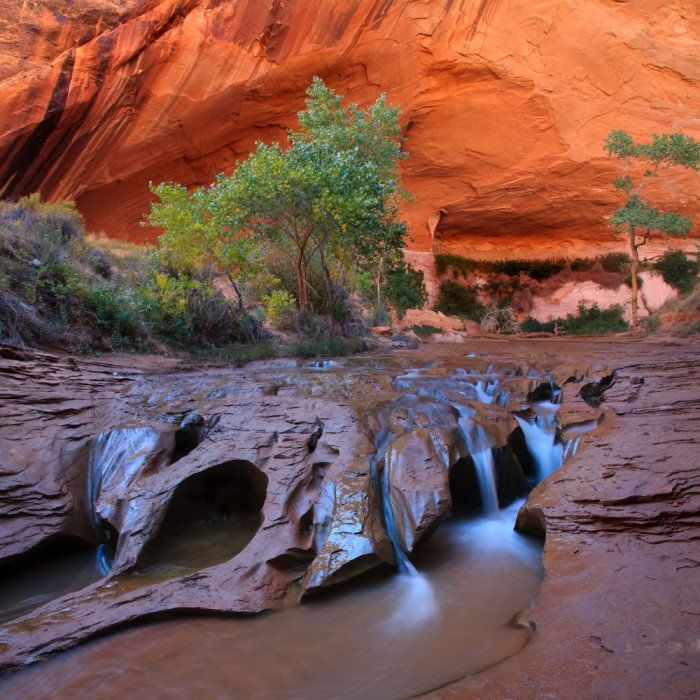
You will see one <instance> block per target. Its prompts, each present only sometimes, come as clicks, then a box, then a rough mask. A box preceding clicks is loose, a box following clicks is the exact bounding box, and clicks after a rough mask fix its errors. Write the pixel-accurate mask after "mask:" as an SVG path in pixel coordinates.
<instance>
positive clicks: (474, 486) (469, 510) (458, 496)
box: [449, 457, 482, 515]
mask: <svg viewBox="0 0 700 700" xmlns="http://www.w3.org/2000/svg"><path fill="white" fill-rule="evenodd" d="M449 481H450V495H451V496H452V513H453V514H454V515H475V514H477V513H478V512H479V511H480V510H481V508H482V503H481V495H480V493H479V479H478V477H477V475H476V467H475V466H474V461H473V460H472V458H471V457H461V458H460V459H458V460H457V461H456V462H455V463H454V464H453V465H452V466H451V467H450V473H449Z"/></svg>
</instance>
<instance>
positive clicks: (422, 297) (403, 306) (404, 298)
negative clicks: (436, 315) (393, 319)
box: [382, 263, 428, 318]
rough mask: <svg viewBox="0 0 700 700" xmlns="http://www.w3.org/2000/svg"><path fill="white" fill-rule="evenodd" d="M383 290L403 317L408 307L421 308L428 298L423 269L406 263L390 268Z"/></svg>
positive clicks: (400, 316)
mask: <svg viewBox="0 0 700 700" xmlns="http://www.w3.org/2000/svg"><path fill="white" fill-rule="evenodd" d="M382 291H383V292H384V296H386V298H387V299H388V300H389V302H390V303H391V305H392V306H393V307H394V309H395V311H396V313H397V314H398V317H399V318H403V315H404V314H405V313H406V311H407V310H408V309H416V308H419V307H421V306H423V304H425V302H426V301H427V300H428V292H427V290H426V288H425V281H424V275H423V271H422V270H415V269H414V268H412V267H411V266H410V265H407V264H406V263H402V264H401V265H398V266H396V267H395V268H394V269H393V270H389V272H388V273H387V276H386V282H385V283H384V286H383V288H382Z"/></svg>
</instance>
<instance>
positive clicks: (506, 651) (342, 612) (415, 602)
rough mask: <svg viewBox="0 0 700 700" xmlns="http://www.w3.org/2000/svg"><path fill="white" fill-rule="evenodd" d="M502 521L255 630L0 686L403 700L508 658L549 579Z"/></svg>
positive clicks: (152, 639)
mask: <svg viewBox="0 0 700 700" xmlns="http://www.w3.org/2000/svg"><path fill="white" fill-rule="evenodd" d="M518 505H519V504H514V505H513V506H511V507H510V508H508V509H505V510H503V511H501V512H500V515H499V516H498V517H495V518H494V517H491V518H482V517H478V518H471V519H451V520H449V521H448V522H446V523H445V524H443V525H442V526H441V527H440V528H439V529H438V530H437V532H436V533H435V534H434V535H433V537H432V538H431V539H430V540H429V542H428V543H427V545H426V546H424V547H422V548H421V549H419V551H417V552H416V554H415V555H414V556H413V557H412V561H413V564H414V565H415V566H416V568H417V569H418V571H419V572H420V573H419V576H417V577H416V576H408V575H399V574H393V573H391V574H384V575H377V576H374V577H368V578H367V579H366V580H364V581H362V582H356V583H355V584H354V585H353V587H352V588H346V589H344V590H340V591H337V592H335V593H333V594H331V595H327V596H325V597H323V598H320V599H317V600H314V601H311V602H307V603H304V604H302V605H298V606H294V607H290V608H287V609H284V610H279V611H276V612H271V613H267V614H264V615H261V616H257V617H251V618H229V619H221V618H214V617H205V618H197V619H186V620H174V621H170V622H160V623H152V624H148V625H145V626H141V627H139V628H136V629H133V630H129V631H124V632H120V633H117V634H114V635H111V636H109V637H107V638H104V639H101V640H98V641H94V642H91V643H88V644H86V645H84V646H83V647H80V648H78V649H76V650H73V651H71V652H68V653H66V654H63V655H62V656H60V657H55V658H51V659H49V660H48V661H46V662H43V663H42V664H40V665H38V666H35V667H30V668H29V669H28V670H26V671H24V672H22V673H19V674H16V675H14V676H10V677H8V678H7V679H6V680H5V681H4V682H0V695H2V696H3V697H5V698H28V697H31V698H74V697H91V698H152V697H179V698H214V697H220V698H228V697H236V698H261V699H263V698H265V699H267V698H280V699H282V698H319V699H320V698H324V699H325V698H400V697H408V696H411V695H414V694H416V693H420V692H423V691H427V690H430V689H433V688H436V687H439V686H440V685H442V684H445V683H447V682H449V681H451V680H455V679H457V678H461V677H463V676H465V675H467V674H470V673H474V672H476V671H479V670H480V669H483V668H485V667H487V666H490V665H493V664H495V663H497V662H498V661H500V660H502V659H504V658H506V657H508V656H511V655H512V654H514V653H516V652H517V651H519V650H520V649H521V648H522V647H523V646H524V645H525V644H526V643H527V641H528V639H529V632H528V631H527V630H525V629H524V628H522V627H518V626H515V625H513V624H511V621H512V618H513V616H514V615H516V614H517V613H518V612H519V611H521V610H522V609H523V608H526V607H527V606H528V605H529V603H530V601H531V600H532V598H533V596H534V595H535V594H536V592H537V589H538V588H539V585H540V582H541V579H542V567H541V544H540V542H538V541H537V540H532V539H530V538H527V537H524V536H522V535H519V534H517V533H515V532H514V531H513V529H512V528H513V521H514V519H515V514H516V512H517V507H518Z"/></svg>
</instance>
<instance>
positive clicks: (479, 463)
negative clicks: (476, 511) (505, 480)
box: [471, 448, 498, 517]
mask: <svg viewBox="0 0 700 700" xmlns="http://www.w3.org/2000/svg"><path fill="white" fill-rule="evenodd" d="M471 457H472V461H473V462H474V466H475V467H476V477H477V479H478V480H479V491H480V492H481V503H482V505H483V508H484V515H486V516H487V517H491V516H494V515H498V491H497V489H496V468H495V466H494V463H493V452H491V448H488V449H487V450H483V451H482V452H474V453H473V454H472V455H471Z"/></svg>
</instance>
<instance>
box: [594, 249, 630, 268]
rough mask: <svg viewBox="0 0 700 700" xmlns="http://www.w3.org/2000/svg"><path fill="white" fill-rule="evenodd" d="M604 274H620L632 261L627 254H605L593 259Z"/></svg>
mask: <svg viewBox="0 0 700 700" xmlns="http://www.w3.org/2000/svg"><path fill="white" fill-rule="evenodd" d="M595 262H598V263H600V264H601V266H602V268H603V269H604V270H605V271H606V272H622V271H623V270H624V269H625V267H626V266H628V265H629V264H630V263H631V262H632V260H631V258H630V256H629V255H627V253H606V254H605V255H600V256H598V257H596V258H595Z"/></svg>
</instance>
